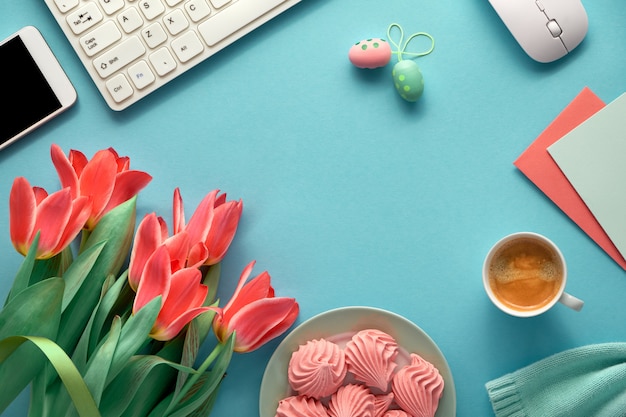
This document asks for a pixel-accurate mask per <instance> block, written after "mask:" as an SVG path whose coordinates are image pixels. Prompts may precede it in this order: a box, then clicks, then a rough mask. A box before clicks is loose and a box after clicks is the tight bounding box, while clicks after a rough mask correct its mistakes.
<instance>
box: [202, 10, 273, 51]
mask: <svg viewBox="0 0 626 417" xmlns="http://www.w3.org/2000/svg"><path fill="white" fill-rule="evenodd" d="M284 1H285V0H238V1H236V2H235V3H233V4H231V5H230V6H228V7H227V8H226V9H224V10H222V11H221V12H219V13H216V14H215V15H214V16H213V17H211V18H209V19H208V20H206V21H205V22H202V23H200V25H198V31H199V32H200V35H202V38H203V39H204V41H205V42H206V43H207V44H208V45H209V46H213V45H215V44H216V43H218V42H219V41H221V40H223V39H224V38H226V37H228V36H229V35H231V34H232V33H234V32H236V31H238V30H239V29H241V28H242V27H244V26H245V25H247V24H248V23H250V22H252V21H254V20H256V19H257V17H259V16H261V15H263V14H265V13H267V12H269V11H270V10H272V9H273V8H274V7H276V6H278V5H279V4H281V3H283V2H284Z"/></svg>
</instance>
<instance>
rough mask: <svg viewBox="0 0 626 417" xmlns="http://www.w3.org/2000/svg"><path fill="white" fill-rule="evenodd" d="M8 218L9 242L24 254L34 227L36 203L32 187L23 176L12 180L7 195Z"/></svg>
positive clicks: (26, 251)
mask: <svg viewBox="0 0 626 417" xmlns="http://www.w3.org/2000/svg"><path fill="white" fill-rule="evenodd" d="M9 219H10V235H11V242H13V246H14V247H15V249H16V250H17V251H18V252H19V253H21V254H22V255H26V254H27V253H28V248H29V246H30V243H31V240H32V238H33V231H34V229H35V221H36V219H37V203H36V201H35V194H34V193H33V189H32V187H31V186H30V184H29V183H28V180H27V179H26V178H24V177H17V178H15V180H13V186H12V187H11V194H10V196H9Z"/></svg>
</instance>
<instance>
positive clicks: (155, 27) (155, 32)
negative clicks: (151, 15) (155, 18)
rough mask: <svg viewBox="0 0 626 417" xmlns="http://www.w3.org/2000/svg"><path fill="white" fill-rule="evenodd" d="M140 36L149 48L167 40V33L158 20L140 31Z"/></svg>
mask: <svg viewBox="0 0 626 417" xmlns="http://www.w3.org/2000/svg"><path fill="white" fill-rule="evenodd" d="M141 36H143V40H144V41H146V44H147V45H148V47H149V48H152V49H154V48H156V47H157V46H159V45H161V44H162V43H163V42H165V41H166V40H167V33H165V30H164V29H163V26H161V24H160V23H159V22H154V23H153V24H151V25H150V26H148V27H147V28H145V29H144V30H142V31H141Z"/></svg>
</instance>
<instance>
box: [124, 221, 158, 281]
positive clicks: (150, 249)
mask: <svg viewBox="0 0 626 417" xmlns="http://www.w3.org/2000/svg"><path fill="white" fill-rule="evenodd" d="M160 244H161V226H160V224H159V220H158V218H157V216H156V214H154V213H150V214H147V215H146V216H145V217H144V218H143V220H142V221H141V223H139V226H138V227H137V232H136V234H135V241H134V242H133V249H132V251H131V253H130V267H129V271H128V282H129V283H130V286H131V287H132V288H133V290H135V291H137V288H138V287H139V281H140V280H141V275H142V273H143V270H144V267H145V266H146V262H147V261H148V259H149V258H150V256H151V255H152V254H153V253H154V252H155V251H156V249H157V248H158V247H159V245H160Z"/></svg>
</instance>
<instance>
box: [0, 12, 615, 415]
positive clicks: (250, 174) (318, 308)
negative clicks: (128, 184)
mask: <svg viewBox="0 0 626 417" xmlns="http://www.w3.org/2000/svg"><path fill="white" fill-rule="evenodd" d="M585 7H586V10H587V12H588V16H589V25H590V28H589V33H588V35H587V37H586V39H585V41H584V42H583V43H582V44H581V45H580V47H579V48H577V49H576V50H575V52H574V53H573V54H571V55H569V56H567V57H565V58H564V59H562V60H560V61H557V62H555V63H552V64H538V63H536V62H534V61H532V60H531V59H530V58H529V57H527V56H526V55H525V54H524V52H523V51H522V50H521V48H520V47H519V46H518V45H517V43H516V42H515V41H514V39H513V38H512V36H511V35H510V34H509V32H508V31H507V30H506V28H505V27H504V25H503V24H502V22H501V21H500V20H499V19H498V17H497V15H496V13H495V12H494V11H493V9H492V8H491V6H490V5H489V3H488V2H487V0H465V1H451V0H447V1H415V0H388V1H378V0H341V1H339V0H334V1H321V0H304V1H303V2H302V3H300V4H298V5H296V6H295V7H294V8H292V9H291V10H289V11H288V12H286V13H285V14H283V15H281V16H280V17H278V18H277V19H276V20H274V21H272V22H270V23H269V24H267V25H265V26H263V27H262V28H260V29H258V30H256V31H255V32H253V33H252V34H250V35H248V36H246V37H245V38H243V39H241V40H240V41H238V42H237V43H235V44H234V45H232V46H230V47H228V48H227V49H225V50H223V51H222V52H220V53H218V54H217V55H216V56H214V57H213V58H211V59H210V60H209V61H206V62H204V63H202V64H201V65H199V66H197V67H195V68H194V69H192V70H191V71H189V72H188V73H186V74H185V75H183V76H182V77H180V78H179V79H177V80H175V81H174V82H172V83H170V84H168V85H167V86H165V87H164V88H162V89H161V90H160V91H158V92H156V93H154V94H152V95H151V96H149V97H148V98H146V99H144V100H143V101H141V102H139V103H137V104H136V105H133V106H132V107H131V108H129V109H127V110H125V111H123V112H121V113H117V112H113V111H111V110H109V108H108V107H107V106H106V104H105V102H104V101H103V99H102V98H101V97H100V95H99V93H98V92H97V90H96V88H95V87H94V86H93V84H92V81H91V80H90V78H89V77H88V75H87V72H86V71H85V70H84V68H83V67H82V64H81V63H80V62H79V60H78V58H77V57H76V55H75V53H74V52H73V50H72V49H71V47H70V45H69V44H68V42H67V41H66V39H65V38H64V37H63V35H62V32H61V30H60V29H59V27H58V26H57V24H56V22H55V21H54V20H53V18H52V16H51V14H50V13H49V11H48V10H47V8H46V6H45V5H44V3H43V2H42V1H39V0H2V1H1V2H0V38H4V37H6V36H8V35H10V34H11V33H13V32H15V31H17V30H18V29H20V28H21V27H22V26H25V25H34V26H36V27H38V28H39V29H40V31H41V32H42V33H43V35H44V37H45V38H46V39H47V40H48V42H49V44H50V46H51V47H52V49H53V51H54V52H55V54H56V55H57V57H58V59H59V60H60V62H61V64H62V65H63V66H64V68H65V70H66V71H67V73H68V75H69V77H70V78H71V80H72V81H73V83H74V84H75V87H76V89H77V91H78V95H79V100H78V102H77V104H76V105H75V107H73V108H72V109H70V110H69V111H68V112H67V113H64V114H63V115H61V117H59V118H56V119H55V120H53V121H52V122H50V123H48V124H47V125H45V126H44V127H42V128H40V129H38V130H37V131H35V132H34V133H32V134H30V135H28V136H27V137H25V138H23V139H22V140H20V141H19V142H18V143H15V144H13V145H11V146H10V147H8V148H7V149H5V150H3V151H1V152H0V201H1V202H2V203H0V262H1V264H2V275H1V276H0V297H2V298H4V296H6V293H7V292H8V288H9V286H10V283H11V281H12V279H13V276H14V273H15V271H16V270H17V268H18V266H19V264H20V262H21V259H22V257H21V255H19V254H17V253H16V252H15V251H14V249H13V248H12V246H11V242H10V240H9V223H8V196H9V190H10V187H11V184H12V181H13V178H14V177H16V176H25V177H26V178H28V180H29V181H30V182H31V183H32V184H36V185H40V186H43V187H45V188H46V189H48V190H56V189H57V188H58V179H57V177H56V173H55V171H54V169H53V167H52V163H51V161H50V157H49V150H50V145H51V144H52V143H57V144H59V145H60V146H61V147H62V148H63V150H64V151H66V152H68V151H69V150H70V149H72V148H73V149H79V150H81V151H83V152H84V153H85V154H87V155H88V156H91V155H93V153H94V152H95V151H96V150H99V149H102V148H106V147H109V146H112V147H114V148H115V149H116V150H117V151H118V152H119V153H120V154H121V155H128V156H130V157H131V160H132V167H133V168H136V169H140V170H144V171H147V172H149V173H150V174H152V175H153V176H154V180H153V181H152V182H151V183H150V185H149V186H148V187H147V188H146V189H145V190H144V191H143V192H142V193H141V194H140V198H139V200H138V211H139V215H143V214H144V213H147V212H151V211H156V212H157V213H158V214H160V215H162V216H164V217H165V218H166V220H168V221H170V220H171V198H172V193H173V190H174V188H175V187H180V188H181V191H182V195H183V198H184V201H185V205H186V208H187V211H188V213H189V215H190V214H191V210H192V209H193V208H194V207H195V205H196V204H197V203H198V202H199V201H200V199H201V198H202V197H203V196H204V195H205V194H206V193H207V192H209V191H210V190H212V189H215V188H219V189H221V190H222V191H225V192H227V193H228V196H229V199H239V198H241V199H243V201H244V213H243V217H242V221H241V224H240V228H239V230H238V234H237V237H236V238H235V241H234V243H233V245H232V247H231V249H230V252H229V254H228V256H227V258H226V259H225V260H224V262H223V278H222V284H221V287H220V294H221V296H222V298H224V299H227V298H228V297H230V294H231V293H232V290H233V289H234V285H235V282H236V280H237V278H238V276H239V273H240V271H241V270H242V269H243V267H244V266H245V265H246V264H247V263H248V262H249V261H250V260H253V259H255V260H257V265H256V268H255V273H260V272H261V271H263V270H268V271H269V272H270V274H271V275H272V280H273V281H272V282H273V284H274V286H275V288H276V292H277V295H285V296H294V297H296V298H297V300H298V302H299V303H300V308H301V310H300V317H299V319H298V322H302V321H304V320H306V319H308V318H310V317H312V316H314V315H316V314H318V313H321V312H323V311H326V310H329V309H333V308H336V307H341V306H348V305H365V306H374V307H380V308H384V309H387V310H391V311H393V312H395V313H398V314H400V315H403V316H405V317H406V318H408V319H410V320H411V321H413V322H415V323H416V324H417V325H419V326H420V327H421V328H422V329H424V330H425V331H426V332H427V333H428V334H429V335H430V336H431V337H432V338H433V339H434V341H435V342H436V343H437V344H438V346H439V347H440V349H441V350H442V352H443V353H444V355H445V356H446V358H447V360H448V362H449V365H450V367H451V369H452V373H453V376H454V379H455V383H456V390H457V415H458V416H459V417H474V416H479V415H482V416H488V415H493V412H492V411H491V406H490V403H489V399H488V397H487V394H486V391H485V389H484V384H485V383H486V382H487V381H489V380H491V379H493V378H496V377H499V376H501V375H503V374H505V373H508V372H511V371H513V370H515V369H518V368H520V367H522V366H524V365H527V364H530V363H532V362H534V361H536V360H538V359H541V358H543V357H546V356H548V355H550V354H553V353H556V352H559V351H562V350H564V349H567V348H572V347H576V346H581V345H585V344H591V343H600V342H610V341H626V328H625V327H624V319H625V317H626V304H625V303H624V295H625V294H626V277H625V276H624V271H623V270H622V269H621V268H620V267H619V266H618V265H617V264H615V263H614V262H613V261H612V260H611V259H610V258H609V257H608V256H607V255H606V254H605V253H604V252H603V251H602V250H601V249H600V248H599V247H598V246H597V245H596V244H595V243H594V242H593V241H592V240H591V239H589V238H588V237H587V236H586V235H585V234H584V233H583V232H582V231H581V230H580V229H579V228H578V227H577V226H576V224H574V223H573V222H572V221H571V220H569V218H568V217H567V216H565V215H564V214H563V213H562V212H561V211H560V210H559V209H558V208H557V207H556V206H555V205H554V204H553V203H552V202H551V201H550V200H549V199H548V198H547V197H546V196H545V195H543V194H542V193H541V192H540V191H539V190H538V189H537V188H536V187H535V186H534V185H533V184H532V183H531V182H530V181H529V180H527V179H526V177H525V176H524V175H523V174H521V173H520V172H519V171H518V170H517V169H516V168H515V167H514V166H513V161H514V160H515V159H516V158H517V157H518V156H519V155H520V153H521V152H522V151H524V150H525V149H526V147H527V146H528V145H529V144H530V143H531V142H532V141H533V140H534V139H535V138H536V137H537V135H539V134H540V133H541V131H542V130H543V129H545V128H546V127H547V125H548V124H549V123H550V122H551V121H552V120H553V119H554V118H555V117H556V116H557V115H558V114H559V113H560V111H561V110H563V108H564V107H565V106H566V105H567V104H568V103H569V102H570V101H571V100H572V99H573V98H574V97H575V96H576V95H577V94H578V93H579V92H580V91H581V90H582V89H583V88H584V87H585V86H589V87H590V88H591V89H592V90H593V91H594V92H595V93H596V94H597V95H598V96H599V97H600V98H602V99H603V100H605V101H606V102H609V101H611V100H613V99H615V98H616V97H617V96H619V95H620V94H621V93H623V92H624V91H625V90H626V81H625V78H624V68H625V65H624V64H626V53H625V52H626V47H625V43H624V41H625V40H626V25H625V24H624V22H626V3H624V2H623V0H604V1H587V2H586V3H585ZM393 22H397V23H399V24H401V25H402V26H403V27H404V30H405V34H407V35H408V34H410V33H413V32H418V31H426V32H429V33H430V34H432V35H433V36H434V37H435V39H436V48H435V51H434V52H433V53H432V54H430V55H428V56H425V57H422V58H419V59H418V60H417V62H418V64H419V65H420V68H421V69H422V72H423V74H424V78H425V82H426V89H425V93H424V96H423V97H422V99H421V100H420V101H419V102H417V103H414V104H411V103H407V102H405V101H403V100H402V99H401V98H400V97H399V96H398V95H397V94H396V92H395V90H394V88H393V85H392V83H391V75H390V72H391V65H390V66H388V67H386V68H383V69H379V70H372V71H370V70H359V69H357V68H355V67H353V66H352V65H351V64H350V62H349V61H348V59H347V53H348V49H349V48H350V46H352V45H353V44H354V43H355V42H356V41H359V40H361V39H364V38H370V37H386V30H387V27H388V25H389V24H390V23H393ZM415 47H416V48H418V49H419V42H418V43H416V45H415ZM394 60H395V58H394ZM2 64H3V65H4V64H5V63H2ZM2 83H3V85H4V87H3V88H8V85H11V84H10V83H11V80H2ZM18 88H19V87H18ZM24 88H26V87H24ZM521 230H530V231H535V232H539V233H542V234H545V235H546V236H548V237H550V238H551V239H552V240H553V241H555V242H556V243H557V244H558V245H559V246H560V247H561V249H562V251H563V252H564V255H565V257H566V259H567V261H568V267H569V272H570V275H569V281H568V291H569V292H570V293H572V294H574V295H576V296H579V297H581V298H583V299H584V300H585V302H586V304H585V307H584V309H583V310H582V311H581V312H580V313H576V312H573V311H571V310H569V309H567V308H565V307H563V306H561V305H558V306H556V307H555V308H553V309H552V310H551V311H549V312H548V313H546V314H545V315H543V316H541V317H537V318H531V319H518V318H513V317H509V316H507V315H505V314H504V313H501V312H500V311H499V310H497V309H496V308H495V307H494V306H493V305H492V304H491V303H490V302H489V301H488V299H487V297H486V295H485V293H484V291H483V288H482V283H481V266H482V261H483V258H484V256H485V254H486V252H487V250H488V249H489V248H490V247H491V245H492V244H493V243H494V242H495V241H496V240H498V239H499V238H500V237H502V236H504V235H506V234H509V233H511V232H515V231H521ZM279 341H280V339H277V340H274V341H272V342H270V343H269V344H268V345H266V346H264V347H263V348H261V349H259V350H258V351H255V352H252V353H249V354H244V355H238V356H236V357H234V359H233V361H232V363H231V367H230V369H229V372H228V376H227V378H226V380H225V381H224V384H223V387H222V390H221V392H220V397H219V399H218V402H217V405H216V408H215V410H214V413H213V414H212V415H214V416H218V417H227V416H254V415H257V414H258V411H257V410H258V391H259V386H260V383H261V378H262V374H263V371H264V368H265V365H266V364H267V361H268V360H269V357H270V356H271V354H272V352H273V350H274V349H275V348H276V346H277V345H278V343H279ZM26 406H27V398H26V397H25V396H24V397H22V398H20V399H19V400H18V401H16V402H15V403H14V404H13V405H12V406H11V408H10V409H9V410H7V411H6V412H5V413H4V414H3V415H6V416H23V415H25V413H26V411H25V410H26Z"/></svg>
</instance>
